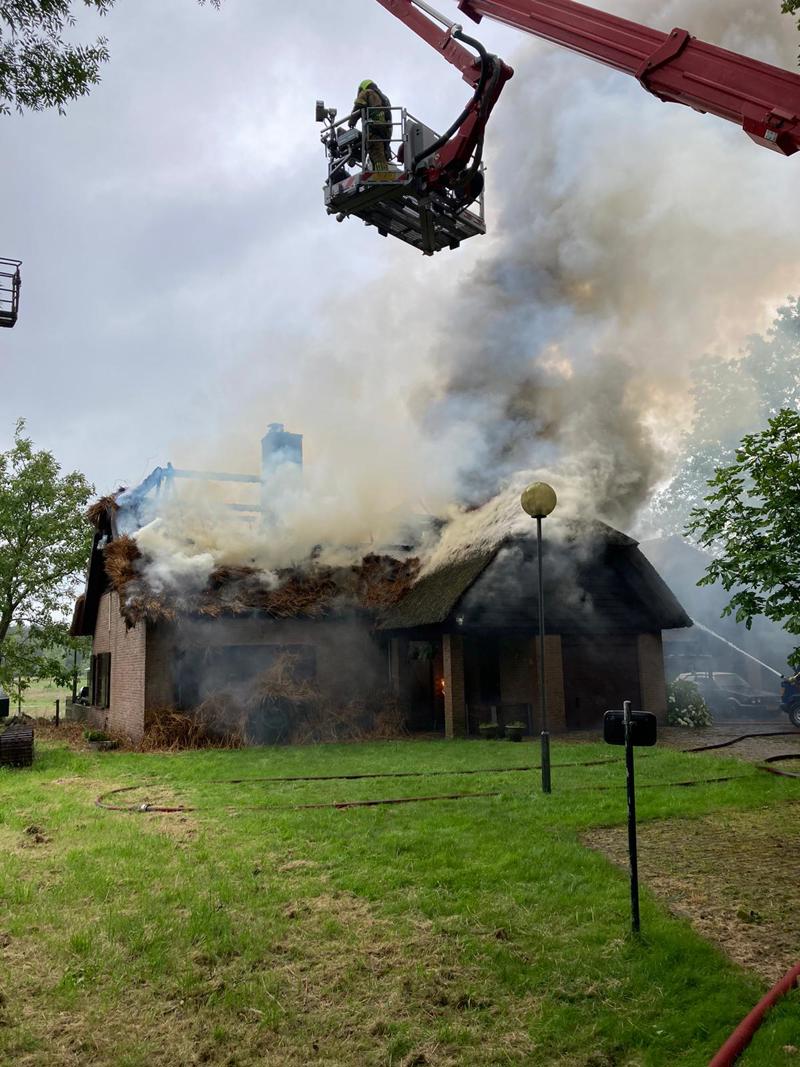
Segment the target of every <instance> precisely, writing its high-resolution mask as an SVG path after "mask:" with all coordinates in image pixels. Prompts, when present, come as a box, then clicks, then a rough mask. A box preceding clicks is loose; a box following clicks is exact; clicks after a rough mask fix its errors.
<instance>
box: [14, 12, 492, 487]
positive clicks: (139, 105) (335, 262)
mask: <svg viewBox="0 0 800 1067" xmlns="http://www.w3.org/2000/svg"><path fill="white" fill-rule="evenodd" d="M444 2H445V5H446V4H447V2H448V0H444ZM95 24H97V25H98V26H99V28H100V30H102V32H104V33H105V34H106V35H107V36H108V37H109V39H110V44H111V52H112V59H111V62H110V63H109V64H108V65H107V67H106V68H105V70H104V74H103V81H102V83H101V84H100V85H99V86H98V87H96V88H95V89H94V91H93V92H92V94H91V96H90V97H88V98H86V99H84V100H81V101H78V102H76V103H74V104H72V105H70V107H69V109H68V114H67V116H66V117H64V118H62V117H59V116H58V115H55V114H43V115H30V114H28V115H25V116H24V117H21V118H17V117H11V118H4V119H2V120H0V123H1V125H0V131H1V133H0V136H2V139H3V144H4V148H3V156H4V159H5V165H4V167H3V176H2V187H3V207H2V214H3V226H2V249H0V254H5V255H14V256H19V257H20V258H23V260H24V289H23V305H22V312H21V316H20V321H19V324H18V325H17V327H16V328H15V329H14V330H13V331H3V335H2V337H0V375H1V376H2V378H1V379H0V439H1V440H2V442H3V443H5V442H6V441H7V440H8V438H9V436H10V430H11V427H12V426H13V421H14V419H15V418H16V417H17V416H18V415H22V416H24V417H25V418H26V419H27V420H28V425H29V430H30V432H31V434H32V435H33V437H34V438H35V440H36V441H37V442H38V443H40V444H42V445H46V446H47V447H50V448H53V449H54V450H55V451H56V453H57V455H58V457H59V459H60V460H61V461H62V463H63V464H65V465H66V466H77V467H79V468H81V469H83V470H84V471H85V472H86V473H87V474H88V475H89V476H90V477H91V478H92V479H93V480H94V481H96V483H97V484H98V488H103V489H107V488H109V487H111V486H112V485H113V484H114V483H116V482H119V481H122V482H130V481H131V480H132V479H136V478H138V477H139V476H141V475H143V474H144V473H146V472H147V470H149V469H150V468H151V467H152V466H154V465H155V464H156V463H157V462H163V461H165V460H166V459H167V458H169V457H170V456H171V455H172V453H173V451H174V447H175V445H176V442H178V441H181V440H184V439H187V440H190V441H191V440H192V439H193V438H194V437H195V435H197V436H202V435H216V434H222V433H224V430H225V428H226V426H227V425H228V424H229V423H230V421H231V420H232V419H234V418H235V411H236V405H237V401H238V400H239V399H241V398H242V397H249V396H250V393H251V391H250V388H249V382H248V366H251V367H253V369H254V371H255V373H254V377H253V381H257V383H258V386H259V388H264V387H265V386H266V385H267V383H268V382H269V379H270V373H269V369H270V365H271V366H272V369H273V370H274V373H275V378H276V379H277V380H278V381H280V379H281V377H282V375H283V374H287V373H288V374H291V360H290V359H289V358H288V356H289V354H290V350H291V348H292V347H293V346H295V345H297V344H298V343H299V339H303V338H305V337H306V335H307V334H308V332H309V330H311V331H313V318H314V313H315V309H317V308H318V307H319V306H320V305H321V304H322V303H324V302H325V301H326V300H331V299H334V298H337V299H341V298H342V297H345V296H346V297H348V298H355V297H356V296H357V294H358V292H359V288H360V286H361V285H362V284H363V282H364V281H365V280H366V279H368V278H371V277H374V276H375V275H376V273H377V272H380V271H381V270H382V269H383V267H384V265H385V263H386V261H387V256H388V257H389V258H391V257H392V254H394V256H397V254H398V252H397V250H391V249H389V247H388V244H387V242H385V241H382V240H380V239H378V238H377V235H375V234H374V232H373V233H367V232H366V230H365V229H364V228H363V227H362V226H361V224H360V223H357V222H353V223H351V224H350V225H348V226H338V225H337V224H336V223H335V222H334V221H333V220H332V219H330V218H328V217H327V216H326V215H325V212H324V209H323V207H322V194H321V183H322V177H323V168H324V162H323V157H322V155H321V148H320V145H319V140H318V127H317V126H316V125H315V123H314V121H313V119H314V115H313V110H314V101H315V99H316V98H317V97H318V96H324V97H325V99H326V101H328V102H329V103H330V104H332V105H334V104H335V105H338V106H339V108H340V109H343V108H345V107H347V106H348V105H349V104H350V102H351V101H352V98H353V95H354V90H355V87H356V85H357V83H358V81H359V80H360V79H361V78H362V77H365V76H372V77H375V78H376V79H379V80H380V82H381V84H383V85H385V86H386V88H387V90H388V91H389V92H390V93H391V95H392V98H393V101H395V102H397V103H398V104H400V103H403V104H406V105H408V106H409V107H410V108H412V109H414V110H415V111H416V112H417V113H419V114H422V115H425V116H426V117H427V118H429V120H430V122H431V124H449V122H450V121H452V118H453V117H454V116H455V114H456V113H457V111H458V109H459V107H460V106H461V105H462V104H463V101H464V100H465V99H466V96H467V94H468V90H467V87H466V86H465V85H464V84H463V82H461V81H460V79H459V78H458V76H457V74H456V73H455V72H454V71H452V70H451V69H450V68H448V66H447V65H446V64H444V63H443V62H442V60H441V59H440V58H439V57H438V56H436V55H435V54H434V53H433V52H432V51H430V50H428V49H427V48H426V46H425V45H424V44H423V43H422V42H419V41H417V40H416V38H414V37H413V36H412V35H411V34H409V32H408V31H407V30H406V29H405V28H404V27H403V26H401V25H399V24H395V20H394V19H393V18H392V17H391V16H390V15H388V14H387V12H385V11H384V10H383V9H382V8H380V7H379V6H378V5H377V4H374V3H371V2H368V0H341V2H340V3H337V4H335V5H334V4H332V3H330V2H329V0H311V2H308V0H306V2H303V3H302V4H282V3H275V2H271V0H270V2H267V3H265V2H263V0H227V2H226V4H225V5H224V6H223V10H222V11H221V12H219V13H216V12H214V11H212V10H209V9H202V8H198V7H197V6H196V5H195V4H194V3H193V2H192V0H119V4H118V6H117V8H116V9H115V10H114V11H113V13H112V14H111V15H110V16H109V17H107V18H105V19H103V20H99V19H94V20H93V19H91V18H86V17H83V16H82V18H81V22H80V25H79V30H80V32H81V35H82V36H88V35H89V32H90V29H91V28H92V27H93V26H94V25H95ZM487 36H491V37H492V38H493V39H494V40H496V41H497V42H501V41H503V40H506V41H508V39H509V38H510V37H511V34H510V33H508V32H506V31H502V30H499V29H497V28H495V29H494V31H493V33H492V34H490V35H487ZM496 47H501V45H500V44H499V43H498V44H497V45H496ZM399 252H400V258H401V261H402V263H403V269H404V270H406V271H410V272H412V273H413V274H414V275H419V274H423V273H424V272H425V271H426V270H431V268H432V265H431V264H430V263H429V262H425V261H423V259H422V257H419V256H417V255H415V254H414V253H413V252H412V251H411V250H407V251H406V250H405V249H400V250H399ZM466 254H467V256H469V255H470V253H469V252H467V253H466ZM474 254H475V253H472V255H474ZM434 269H435V268H434ZM353 314H354V315H357V314H358V303H357V300H355V301H354V303H353ZM265 371H266V372H267V373H266V374H265ZM280 415H281V404H280V397H279V394H278V392H277V391H276V394H275V396H274V400H273V401H271V402H270V404H269V407H268V409H267V408H266V407H265V410H264V425H266V423H267V422H268V421H270V420H271V419H275V418H279V417H280ZM254 447H255V448H257V442H254ZM255 462H256V455H255V451H254V455H253V465H255Z"/></svg>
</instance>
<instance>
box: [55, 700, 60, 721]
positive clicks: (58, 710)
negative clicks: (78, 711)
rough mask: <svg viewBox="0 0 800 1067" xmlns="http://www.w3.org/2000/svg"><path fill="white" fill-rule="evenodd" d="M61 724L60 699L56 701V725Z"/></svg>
mask: <svg viewBox="0 0 800 1067" xmlns="http://www.w3.org/2000/svg"><path fill="white" fill-rule="evenodd" d="M60 725H61V701H60V700H57V701H56V726H60Z"/></svg>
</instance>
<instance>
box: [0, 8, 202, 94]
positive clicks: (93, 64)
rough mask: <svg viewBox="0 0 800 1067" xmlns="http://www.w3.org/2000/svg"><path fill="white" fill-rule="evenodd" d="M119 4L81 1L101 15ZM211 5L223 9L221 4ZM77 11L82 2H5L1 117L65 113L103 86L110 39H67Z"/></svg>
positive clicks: (0, 11) (0, 15)
mask: <svg viewBox="0 0 800 1067" xmlns="http://www.w3.org/2000/svg"><path fill="white" fill-rule="evenodd" d="M115 2H116V0H82V3H83V6H84V7H86V8H91V9H93V10H94V11H95V12H97V13H99V14H100V15H105V14H106V13H107V12H108V11H109V10H110V9H111V8H112V7H113V6H114V3H115ZM198 2H199V3H200V4H204V3H205V0H198ZM210 3H211V5H212V6H213V7H219V3H220V0H210ZM78 6H79V0H0V114H8V113H9V112H10V111H11V110H12V108H14V109H16V110H17V111H20V112H21V111H23V110H24V109H25V108H30V109H31V110H32V111H42V110H44V109H45V108H49V107H55V108H58V110H59V111H60V112H62V113H63V111H64V105H65V104H66V103H68V102H69V101H70V100H77V98H78V97H80V96H85V95H86V93H88V92H89V89H90V88H91V86H92V85H95V84H97V82H99V81H100V67H101V65H102V64H103V63H105V62H106V61H107V59H108V55H109V52H108V42H107V41H106V38H105V37H98V38H97V39H96V40H95V41H94V42H93V43H91V44H74V43H72V42H69V41H67V40H66V39H65V38H66V36H67V35H68V34H69V32H70V31H71V30H72V28H73V26H74V25H75V22H76V17H75V15H74V13H73V12H74V9H75V8H76V7H78Z"/></svg>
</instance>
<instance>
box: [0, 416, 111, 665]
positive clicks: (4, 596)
mask: <svg viewBox="0 0 800 1067" xmlns="http://www.w3.org/2000/svg"><path fill="white" fill-rule="evenodd" d="M24 429H25V424H24V422H23V421H22V420H20V421H19V422H18V423H17V426H16V431H15V433H14V444H13V446H12V447H11V448H10V449H9V450H8V451H7V452H0V685H3V686H8V685H10V684H12V683H14V680H15V679H20V678H26V679H27V678H33V677H47V678H53V679H54V680H55V681H56V682H58V683H60V684H63V683H64V682H65V680H66V678H67V677H68V675H69V670H68V669H67V665H66V664H65V660H64V650H65V648H66V647H68V645H69V639H68V637H67V627H66V623H65V621H64V620H65V619H66V618H67V617H68V616H69V614H70V613H71V608H72V601H73V599H74V595H75V592H76V588H77V585H78V582H79V577H80V575H81V574H82V572H83V571H84V570H85V567H86V561H87V559H88V557H89V552H90V549H91V542H92V533H91V529H90V528H89V525H88V524H87V523H86V521H85V519H84V517H83V512H84V510H85V509H86V505H87V503H88V501H89V498H90V496H91V493H92V487H91V486H90V485H89V483H88V482H87V480H86V479H85V478H84V476H83V475H82V474H79V473H78V472H77V471H73V472H72V473H70V474H66V475H63V476H62V475H61V471H60V468H59V466H58V464H57V463H56V460H55V459H54V457H53V455H52V453H50V452H45V451H35V450H34V446H33V442H32V441H31V440H30V439H29V438H28V437H26V436H24ZM14 684H16V683H14Z"/></svg>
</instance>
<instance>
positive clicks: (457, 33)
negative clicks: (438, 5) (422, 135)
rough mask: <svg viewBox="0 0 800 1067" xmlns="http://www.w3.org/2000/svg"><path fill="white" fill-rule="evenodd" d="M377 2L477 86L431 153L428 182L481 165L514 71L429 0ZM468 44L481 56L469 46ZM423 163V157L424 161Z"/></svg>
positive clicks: (471, 83)
mask: <svg viewBox="0 0 800 1067" xmlns="http://www.w3.org/2000/svg"><path fill="white" fill-rule="evenodd" d="M378 3H379V4H380V5H381V6H382V7H385V8H386V10H387V11H390V12H391V13H392V14H393V15H394V16H395V18H398V19H400V21H401V22H404V23H405V24H406V25H407V26H408V27H409V28H410V29H412V30H413V31H414V33H416V34H417V36H419V37H421V38H422V39H423V41H426V42H427V43H428V44H429V45H431V47H433V48H435V49H436V51H437V52H440V53H441V54H442V55H443V56H444V58H445V59H446V60H447V61H448V63H452V64H453V66H454V67H456V68H457V69H458V70H459V71H460V72H461V76H462V77H463V79H464V81H465V82H467V84H468V85H471V86H472V88H473V89H474V90H475V94H474V96H473V98H472V100H471V101H470V102H469V103H468V104H467V106H466V108H465V109H464V110H463V112H462V113H461V115H459V117H458V118H457V119H456V121H455V122H454V123H453V125H452V126H451V127H450V129H449V130H448V131H447V133H445V134H444V135H443V136H442V138H441V143H440V144H438V145H437V146H436V150H435V152H430V153H429V154H428V155H427V156H426V160H425V161H426V162H427V163H431V162H432V163H433V166H432V168H431V169H430V174H429V180H430V181H432V182H434V183H435V182H436V181H437V180H438V178H439V175H441V174H444V173H446V172H449V173H451V174H452V173H455V172H458V171H462V172H463V171H464V169H465V168H466V167H468V166H470V164H471V166H472V168H473V169H477V166H478V165H479V164H480V157H481V152H482V144H483V134H484V130H485V129H486V123H487V122H488V120H489V116H490V115H491V113H492V109H493V108H494V105H495V104H496V103H497V100H498V98H499V96H500V93H501V92H502V91H503V86H504V85H505V83H506V82H507V81H508V80H509V78H511V77H513V74H514V71H513V70H512V69H511V67H509V66H507V65H506V64H505V63H504V62H503V61H502V60H501V59H498V57H497V56H490V55H489V54H488V53H487V52H486V50H485V49H484V47H483V45H482V44H481V43H480V41H476V40H475V39H474V38H472V37H468V36H467V34H465V33H464V31H463V29H462V28H461V26H459V25H457V24H456V23H455V22H451V21H450V19H448V18H446V17H445V16H444V15H442V14H441V13H440V12H439V11H437V10H436V9H435V8H433V7H431V5H430V4H428V3H426V0H378ZM465 44H466V45H469V47H470V48H473V49H475V51H476V52H477V53H478V58H477V59H476V58H475V56H474V55H473V54H472V53H471V52H470V51H469V50H468V49H467V48H465V47H464V45H465ZM421 162H422V161H421Z"/></svg>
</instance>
